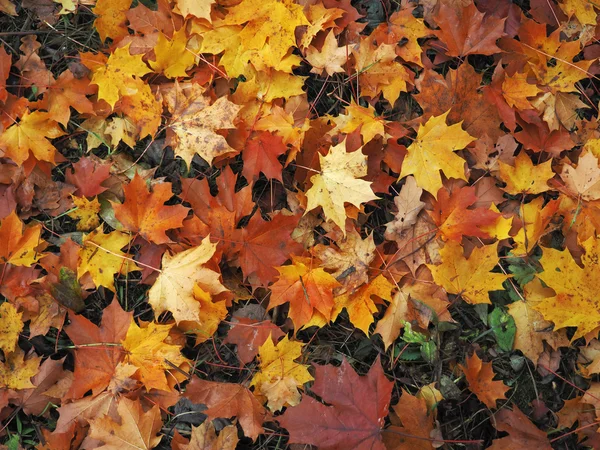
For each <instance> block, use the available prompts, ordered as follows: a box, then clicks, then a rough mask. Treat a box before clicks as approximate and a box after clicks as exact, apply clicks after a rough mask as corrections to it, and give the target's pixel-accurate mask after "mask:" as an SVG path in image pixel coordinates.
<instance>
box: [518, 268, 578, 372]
mask: <svg viewBox="0 0 600 450" xmlns="http://www.w3.org/2000/svg"><path fill="white" fill-rule="evenodd" d="M535 282H537V283H538V284H540V286H541V282H540V281H539V280H538V279H535V280H534V281H533V282H532V283H528V284H527V286H529V285H531V284H533V283H535ZM525 298H526V299H527V300H528V301H529V300H530V299H529V296H528V295H527V292H525ZM508 312H509V314H510V315H511V316H512V317H513V319H514V320H515V326H516V327H517V330H516V332H515V341H514V344H513V347H514V348H515V350H521V351H522V352H523V355H525V356H526V357H527V358H529V359H530V360H531V361H532V362H533V364H535V365H536V366H537V364H538V360H539V358H540V355H541V354H542V353H543V352H544V342H546V343H547V344H548V345H550V346H551V347H552V348H553V349H555V350H556V349H558V347H568V346H569V340H568V339H567V336H566V334H565V332H564V330H562V332H561V331H559V332H555V331H552V323H551V322H549V321H547V320H544V318H543V316H542V314H540V313H539V312H538V311H536V310H535V309H534V308H533V307H532V305H529V304H528V303H527V302H523V301H516V302H514V303H511V304H510V305H508Z"/></svg>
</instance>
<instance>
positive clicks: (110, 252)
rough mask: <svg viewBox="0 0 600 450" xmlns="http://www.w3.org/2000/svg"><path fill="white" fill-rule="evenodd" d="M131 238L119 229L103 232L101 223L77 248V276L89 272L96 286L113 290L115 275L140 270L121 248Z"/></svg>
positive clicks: (79, 276)
mask: <svg viewBox="0 0 600 450" xmlns="http://www.w3.org/2000/svg"><path fill="white" fill-rule="evenodd" d="M130 240H131V238H130V237H129V236H127V235H126V234H125V233H122V232H120V231H112V232H110V233H108V234H104V230H103V229H102V225H100V226H99V227H98V228H97V229H96V230H94V231H92V232H91V233H89V234H88V235H87V236H84V238H83V247H82V248H81V249H80V250H79V262H78V265H77V278H81V277H82V276H83V275H84V274H86V273H89V274H90V275H91V277H92V280H93V281H94V284H95V285H96V286H104V287H105V288H107V289H110V290H111V291H113V292H114V291H115V283H114V278H115V275H117V274H119V275H125V274H127V273H128V272H133V271H135V270H140V269H139V267H138V266H137V265H136V264H135V262H134V261H133V260H132V259H131V258H129V257H128V255H127V253H124V252H123V251H122V250H121V249H122V248H123V247H125V246H126V245H127V244H129V241H130Z"/></svg>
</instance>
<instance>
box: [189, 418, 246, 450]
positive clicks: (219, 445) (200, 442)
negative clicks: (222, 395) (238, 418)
mask: <svg viewBox="0 0 600 450" xmlns="http://www.w3.org/2000/svg"><path fill="white" fill-rule="evenodd" d="M238 441H239V438H238V429H237V426H236V425H235V424H234V425H227V426H226V427H224V428H221V430H220V431H219V436H217V431H216V429H215V426H214V424H213V423H212V421H210V420H205V421H204V422H203V423H202V425H200V426H197V427H192V433H191V435H190V442H189V443H188V444H186V445H183V446H182V445H180V446H179V449H180V450H235V449H236V448H237V445H238Z"/></svg>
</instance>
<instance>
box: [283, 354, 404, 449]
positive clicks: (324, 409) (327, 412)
mask: <svg viewBox="0 0 600 450" xmlns="http://www.w3.org/2000/svg"><path fill="white" fill-rule="evenodd" d="M392 387H393V383H392V382H390V381H388V379H387V378H386V377H385V375H384V373H383V369H382V368H381V363H380V362H379V359H378V360H376V361H375V363H374V364H373V366H372V367H371V369H370V370H369V373H368V374H367V375H366V376H364V377H361V376H359V375H358V374H357V373H356V372H355V371H354V369H353V368H352V366H351V365H350V363H348V361H347V360H345V359H344V360H343V361H342V365H341V366H340V367H334V366H331V365H327V366H315V384H314V385H313V387H312V388H311V391H312V392H313V393H314V394H316V395H318V396H319V397H321V398H322V399H323V401H325V402H326V403H327V404H329V405H331V406H326V405H324V404H323V403H321V402H318V401H317V400H315V399H314V398H312V397H309V396H307V395H304V396H303V398H302V402H301V403H300V404H299V405H298V406H295V407H292V408H289V409H287V410H286V412H285V413H284V414H283V415H282V416H280V417H279V418H278V421H279V423H280V424H281V425H282V426H283V427H284V428H286V429H287V430H288V432H289V433H290V442H291V443H299V444H310V445H315V446H317V447H318V448H319V449H323V450H328V449H329V450H333V449H342V448H352V449H356V450H367V449H368V450H384V449H385V448H386V447H385V446H384V444H383V442H382V436H381V431H382V430H381V429H382V426H383V424H384V418H385V417H386V416H387V414H388V407H389V403H390V396H391V393H392Z"/></svg>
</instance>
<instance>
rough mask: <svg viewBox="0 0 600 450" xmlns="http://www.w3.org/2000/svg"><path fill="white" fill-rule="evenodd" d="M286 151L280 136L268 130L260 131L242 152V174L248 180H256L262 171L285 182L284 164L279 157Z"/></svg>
mask: <svg viewBox="0 0 600 450" xmlns="http://www.w3.org/2000/svg"><path fill="white" fill-rule="evenodd" d="M286 151H287V147H286V146H285V145H284V144H283V140H282V139H281V137H280V136H275V135H274V134H272V133H269V132H266V131H263V132H262V133H259V134H258V135H257V136H254V137H253V138H252V139H250V140H248V142H247V143H246V147H245V148H244V152H243V153H242V158H243V160H244V168H243V170H242V174H243V175H244V177H246V179H248V181H256V180H257V179H258V177H259V175H260V173H261V172H262V173H264V174H265V176H266V177H267V178H275V179H276V180H279V181H281V182H282V183H283V179H282V178H281V176H282V173H281V171H282V166H281V163H280V162H279V160H278V159H277V158H278V156H281V155H283V154H284V153H285V152H286Z"/></svg>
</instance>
